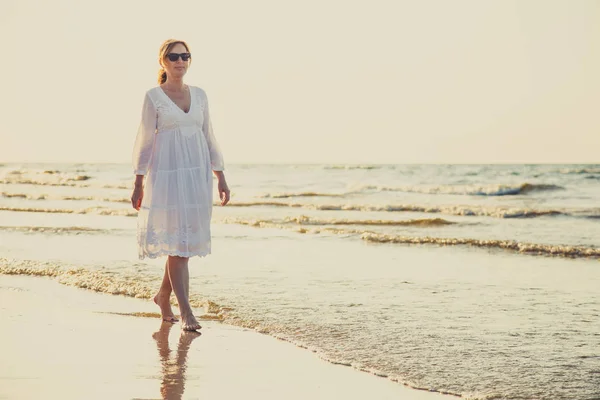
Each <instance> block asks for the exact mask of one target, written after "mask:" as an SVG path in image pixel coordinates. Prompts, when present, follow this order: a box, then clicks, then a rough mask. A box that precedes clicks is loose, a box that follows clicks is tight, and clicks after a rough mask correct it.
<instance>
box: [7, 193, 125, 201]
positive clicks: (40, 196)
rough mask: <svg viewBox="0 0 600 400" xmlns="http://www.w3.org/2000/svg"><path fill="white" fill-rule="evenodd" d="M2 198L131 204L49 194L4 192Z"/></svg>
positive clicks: (119, 199)
mask: <svg viewBox="0 0 600 400" xmlns="http://www.w3.org/2000/svg"><path fill="white" fill-rule="evenodd" d="M2 197H5V198H8V199H10V198H19V199H26V200H67V201H106V202H113V203H129V202H131V200H130V199H127V198H114V197H112V198H111V197H95V196H53V195H48V194H38V195H32V194H27V193H7V192H2Z"/></svg>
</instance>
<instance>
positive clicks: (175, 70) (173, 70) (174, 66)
mask: <svg viewBox="0 0 600 400" xmlns="http://www.w3.org/2000/svg"><path fill="white" fill-rule="evenodd" d="M187 52H188V51H187V49H186V48H185V46H184V45H182V44H181V43H177V44H176V45H175V46H173V48H172V49H171V51H169V53H177V54H181V53H187ZM162 62H163V68H164V69H165V71H167V76H169V77H173V78H176V79H177V78H178V79H181V78H183V76H184V75H185V73H186V72H187V69H188V67H189V66H190V61H189V60H188V61H183V59H182V58H181V57H177V60H176V61H171V60H169V56H168V54H167V55H166V57H165V58H164V60H162Z"/></svg>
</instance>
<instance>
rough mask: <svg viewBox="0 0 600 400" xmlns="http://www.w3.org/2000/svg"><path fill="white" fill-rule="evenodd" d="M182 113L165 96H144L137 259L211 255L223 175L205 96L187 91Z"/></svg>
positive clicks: (137, 158)
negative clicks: (216, 175)
mask: <svg viewBox="0 0 600 400" xmlns="http://www.w3.org/2000/svg"><path fill="white" fill-rule="evenodd" d="M189 88H190V95H191V104H190V110H189V112H187V113H186V112H184V111H183V110H182V109H181V108H179V106H177V105H176V104H175V103H174V102H173V101H172V100H171V99H170V98H169V97H168V96H167V94H166V93H165V92H164V91H163V90H162V88H161V87H155V88H152V89H150V90H148V91H147V92H146V96H145V98H144V105H143V109H142V120H141V123H140V126H139V129H138V132H137V136H136V140H135V144H134V149H133V169H134V173H135V174H136V175H147V177H146V183H145V186H144V197H143V199H142V204H141V208H140V210H139V213H138V224H137V225H138V226H137V241H138V245H139V258H140V260H143V259H144V258H145V257H149V258H156V257H159V256H163V255H172V256H180V257H192V256H201V257H203V256H206V255H208V254H210V251H211V234H210V219H211V216H212V199H213V197H212V187H213V178H212V171H211V170H214V171H223V170H224V164H223V156H222V154H221V151H220V149H219V146H218V144H217V141H216V139H215V136H214V134H213V131H212V126H211V122H210V116H209V111H208V100H207V97H206V93H205V92H204V90H202V89H201V88H198V87H193V86H189Z"/></svg>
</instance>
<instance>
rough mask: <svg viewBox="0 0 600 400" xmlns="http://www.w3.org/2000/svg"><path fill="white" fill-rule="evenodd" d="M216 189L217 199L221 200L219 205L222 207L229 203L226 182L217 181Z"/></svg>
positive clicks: (222, 179) (223, 179) (222, 180)
mask: <svg viewBox="0 0 600 400" xmlns="http://www.w3.org/2000/svg"><path fill="white" fill-rule="evenodd" d="M218 189H219V198H220V199H221V205H222V206H224V205H226V204H227V203H229V196H230V193H229V187H228V186H227V182H226V181H225V178H221V179H219V184H218Z"/></svg>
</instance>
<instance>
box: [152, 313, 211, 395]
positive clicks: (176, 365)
mask: <svg viewBox="0 0 600 400" xmlns="http://www.w3.org/2000/svg"><path fill="white" fill-rule="evenodd" d="M172 327H173V324H172V323H170V322H163V323H162V324H161V326H160V329H159V330H158V331H157V332H154V333H153V334H152V337H153V338H154V340H156V345H157V347H158V354H159V357H160V363H161V369H162V377H163V378H162V382H161V385H160V393H161V395H162V398H163V399H165V400H176V399H181V398H182V396H183V392H184V390H185V371H186V368H187V354H188V350H189V349H190V345H191V343H192V341H193V340H194V339H196V338H197V337H199V336H200V332H187V331H181V336H179V343H178V344H177V353H176V354H175V357H174V358H173V359H172V358H171V349H170V348H169V332H170V331H171V328H172Z"/></svg>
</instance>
